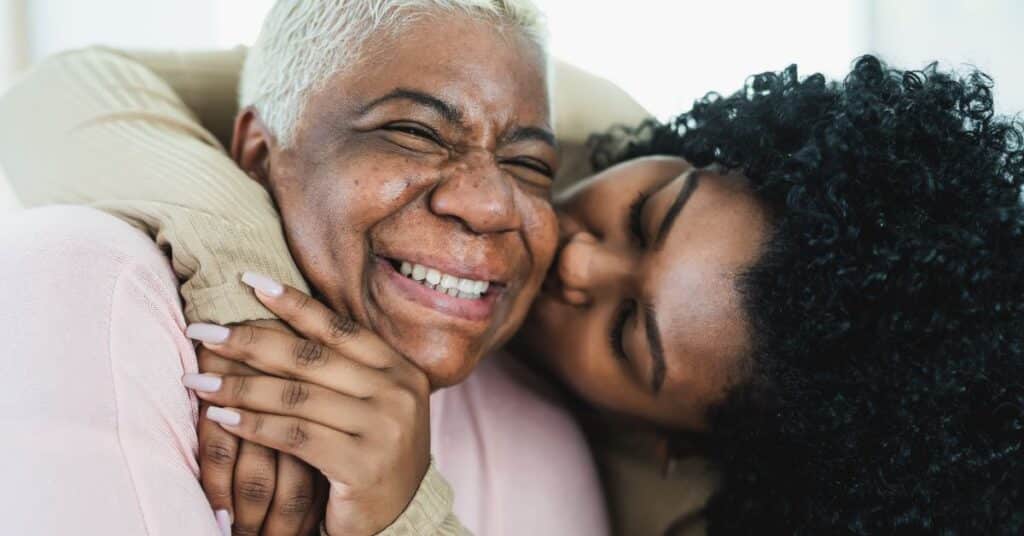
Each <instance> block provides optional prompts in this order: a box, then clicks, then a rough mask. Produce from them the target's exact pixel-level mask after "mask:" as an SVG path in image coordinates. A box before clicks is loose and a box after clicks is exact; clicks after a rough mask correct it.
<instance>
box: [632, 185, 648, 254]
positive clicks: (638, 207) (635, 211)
mask: <svg viewBox="0 0 1024 536" xmlns="http://www.w3.org/2000/svg"><path fill="white" fill-rule="evenodd" d="M650 197H651V195H650V194H649V193H648V192H640V193H639V194H637V196H636V199H634V200H633V203H632V204H630V205H629V213H628V215H627V219H626V227H627V228H628V229H629V234H630V236H632V237H633V240H635V241H636V243H637V244H639V245H640V247H641V248H646V247H647V238H645V237H644V223H643V218H642V217H641V216H642V215H643V213H644V205H645V204H646V203H647V200H648V199H650Z"/></svg>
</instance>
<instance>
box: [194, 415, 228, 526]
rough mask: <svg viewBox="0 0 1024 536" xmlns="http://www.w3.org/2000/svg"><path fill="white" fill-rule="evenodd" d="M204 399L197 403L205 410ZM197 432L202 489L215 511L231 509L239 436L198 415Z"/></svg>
mask: <svg viewBox="0 0 1024 536" xmlns="http://www.w3.org/2000/svg"><path fill="white" fill-rule="evenodd" d="M206 406H207V404H206V403H202V404H200V405H199V408H200V411H202V412H203V414H205V412H206ZM197 433H198V435H199V481H200V483H201V484H202V486H203V493H205V494H206V498H207V499H208V500H209V501H210V506H212V507H213V509H214V511H217V510H227V511H228V512H233V511H234V504H233V501H232V499H233V498H234V497H233V495H232V493H231V485H232V482H233V481H234V478H235V460H236V459H237V457H238V438H237V437H236V436H234V435H232V434H231V433H229V432H227V431H226V430H224V429H223V428H221V427H220V426H219V425H218V424H217V423H215V422H213V421H211V420H209V419H205V418H201V419H199V424H198V426H197Z"/></svg>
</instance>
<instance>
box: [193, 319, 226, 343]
mask: <svg viewBox="0 0 1024 536" xmlns="http://www.w3.org/2000/svg"><path fill="white" fill-rule="evenodd" d="M185 335H188V338H190V339H195V340H197V341H203V342H209V343H213V344H220V343H222V342H224V341H226V340H228V336H229V335H231V330H229V329H228V328H226V327H224V326H218V325H216V324H203V323H199V324H191V325H189V327H188V328H186V329H185Z"/></svg>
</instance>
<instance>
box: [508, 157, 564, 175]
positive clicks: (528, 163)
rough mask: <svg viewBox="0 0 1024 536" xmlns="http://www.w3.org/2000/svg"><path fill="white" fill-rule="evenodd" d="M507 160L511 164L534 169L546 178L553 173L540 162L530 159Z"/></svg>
mask: <svg viewBox="0 0 1024 536" xmlns="http://www.w3.org/2000/svg"><path fill="white" fill-rule="evenodd" d="M507 162H508V163H509V164H511V165H513V166H520V167H524V168H527V169H530V170H533V171H536V172H537V173H540V174H541V175H544V176H545V177H548V178H552V176H553V175H554V173H552V172H551V168H549V167H548V166H547V165H544V164H541V163H535V162H533V161H530V160H508V161H507Z"/></svg>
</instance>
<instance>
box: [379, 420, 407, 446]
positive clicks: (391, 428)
mask: <svg viewBox="0 0 1024 536" xmlns="http://www.w3.org/2000/svg"><path fill="white" fill-rule="evenodd" d="M380 433H381V438H382V439H383V440H384V441H386V442H387V443H398V442H400V441H401V440H402V436H403V435H405V427H404V426H402V423H401V422H400V421H399V420H398V419H397V418H395V417H391V416H388V417H385V418H383V419H381V422H380Z"/></svg>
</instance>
